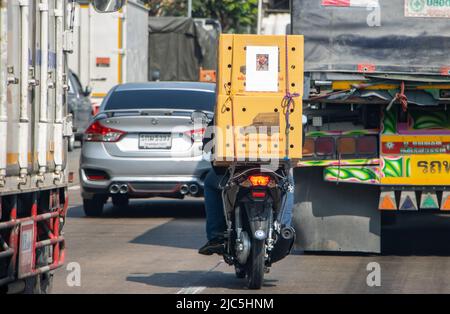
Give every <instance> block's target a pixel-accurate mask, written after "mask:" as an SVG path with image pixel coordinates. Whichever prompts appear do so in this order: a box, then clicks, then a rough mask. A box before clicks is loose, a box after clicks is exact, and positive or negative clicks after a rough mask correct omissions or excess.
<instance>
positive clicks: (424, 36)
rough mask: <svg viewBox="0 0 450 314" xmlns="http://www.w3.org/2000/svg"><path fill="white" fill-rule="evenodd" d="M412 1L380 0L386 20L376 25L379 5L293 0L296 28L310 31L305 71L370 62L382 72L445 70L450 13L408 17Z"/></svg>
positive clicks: (449, 47)
mask: <svg viewBox="0 0 450 314" xmlns="http://www.w3.org/2000/svg"><path fill="white" fill-rule="evenodd" d="M409 1H411V0H379V5H380V8H379V13H380V18H381V26H374V27H371V26H369V25H368V22H367V19H368V16H369V14H374V12H375V11H374V10H376V9H375V8H370V7H369V8H368V7H335V6H323V5H322V0H293V1H292V30H293V33H294V34H303V35H305V69H306V71H309V72H316V71H336V72H340V71H345V72H347V71H349V72H357V69H358V67H357V66H358V64H369V65H375V66H376V68H375V72H380V73H411V72H414V73H416V74H441V72H442V71H443V70H445V67H450V19H449V18H436V17H406V16H405V4H408V2H409ZM419 1H427V0H419ZM372 16H373V15H372ZM372 21H373V20H372ZM447 71H448V70H447Z"/></svg>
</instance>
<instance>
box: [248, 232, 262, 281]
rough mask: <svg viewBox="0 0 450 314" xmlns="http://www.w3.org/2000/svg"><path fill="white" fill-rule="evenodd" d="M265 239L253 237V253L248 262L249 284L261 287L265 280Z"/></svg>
mask: <svg viewBox="0 0 450 314" xmlns="http://www.w3.org/2000/svg"><path fill="white" fill-rule="evenodd" d="M264 247H265V241H264V240H262V241H261V240H256V239H252V248H251V253H250V256H249V259H248V262H247V286H248V288H249V289H253V290H255V289H261V286H262V284H263V281H264V266H265V265H264Z"/></svg>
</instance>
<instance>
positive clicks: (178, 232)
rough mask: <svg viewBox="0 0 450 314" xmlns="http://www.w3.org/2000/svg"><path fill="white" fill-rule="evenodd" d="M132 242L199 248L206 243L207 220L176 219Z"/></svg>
mask: <svg viewBox="0 0 450 314" xmlns="http://www.w3.org/2000/svg"><path fill="white" fill-rule="evenodd" d="M130 243H133V244H143V245H157V246H166V247H173V248H182V249H193V250H198V248H200V247H201V246H202V245H203V244H205V243H206V231H205V221H204V220H202V219H175V220H172V221H170V222H167V223H165V224H162V225H160V226H158V227H156V228H153V229H150V230H148V231H147V232H145V233H143V234H141V235H140V236H138V237H136V238H134V239H133V240H131V241H130Z"/></svg>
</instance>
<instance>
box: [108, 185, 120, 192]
mask: <svg viewBox="0 0 450 314" xmlns="http://www.w3.org/2000/svg"><path fill="white" fill-rule="evenodd" d="M119 191H120V187H119V185H118V184H113V185H111V187H110V188H109V192H110V193H111V194H117V193H119Z"/></svg>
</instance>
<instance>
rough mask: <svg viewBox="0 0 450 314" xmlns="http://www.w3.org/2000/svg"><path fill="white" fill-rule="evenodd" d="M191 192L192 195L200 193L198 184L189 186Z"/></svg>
mask: <svg viewBox="0 0 450 314" xmlns="http://www.w3.org/2000/svg"><path fill="white" fill-rule="evenodd" d="M189 193H191V194H192V195H196V194H197V193H198V186H197V184H191V186H190V187H189Z"/></svg>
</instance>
